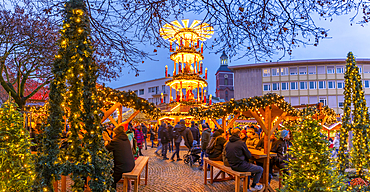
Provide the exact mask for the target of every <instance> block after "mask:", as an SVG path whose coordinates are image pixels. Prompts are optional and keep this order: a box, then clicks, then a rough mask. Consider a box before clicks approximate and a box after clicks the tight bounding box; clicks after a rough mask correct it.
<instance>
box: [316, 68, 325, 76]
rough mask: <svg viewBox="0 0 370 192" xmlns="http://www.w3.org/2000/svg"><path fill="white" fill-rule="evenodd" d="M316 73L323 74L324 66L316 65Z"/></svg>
mask: <svg viewBox="0 0 370 192" xmlns="http://www.w3.org/2000/svg"><path fill="white" fill-rule="evenodd" d="M317 74H325V66H317Z"/></svg>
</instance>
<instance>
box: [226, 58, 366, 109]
mask: <svg viewBox="0 0 370 192" xmlns="http://www.w3.org/2000/svg"><path fill="white" fill-rule="evenodd" d="M356 63H357V66H358V67H359V71H360V74H361V78H362V81H363V88H364V91H365V99H366V100H368V101H369V102H367V105H368V107H369V106H370V105H369V104H370V59H357V60H356ZM345 66H346V60H345V59H329V60H302V61H286V62H271V63H259V64H247V65H238V66H231V67H229V68H230V69H231V70H232V71H233V72H234V75H235V99H241V98H248V97H253V96H257V95H258V96H259V95H263V94H266V93H277V94H279V95H282V96H284V97H285V100H286V101H287V102H289V103H291V105H292V106H295V105H301V104H316V103H319V102H321V103H323V104H324V105H328V106H329V107H330V108H332V109H334V110H335V111H336V112H337V113H338V114H342V113H343V110H342V108H343V102H344V95H343V91H344V73H345Z"/></svg>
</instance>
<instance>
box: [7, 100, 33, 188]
mask: <svg viewBox="0 0 370 192" xmlns="http://www.w3.org/2000/svg"><path fill="white" fill-rule="evenodd" d="M17 108H18V106H17V105H16V104H14V103H10V102H9V101H7V102H6V103H4V105H3V106H2V107H1V108H0V178H1V179H0V191H29V190H30V189H31V187H32V183H33V180H34V179H35V173H34V162H33V155H32V154H31V150H30V147H31V146H32V144H31V140H30V136H29V133H28V131H27V130H26V129H25V128H24V120H23V116H22V114H21V113H20V111H18V109H17Z"/></svg>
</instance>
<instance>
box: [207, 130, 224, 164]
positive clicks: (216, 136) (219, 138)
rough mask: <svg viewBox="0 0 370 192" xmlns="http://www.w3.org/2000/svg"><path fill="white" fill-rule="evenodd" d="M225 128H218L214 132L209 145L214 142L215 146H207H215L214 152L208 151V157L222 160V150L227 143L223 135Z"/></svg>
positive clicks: (213, 159)
mask: <svg viewBox="0 0 370 192" xmlns="http://www.w3.org/2000/svg"><path fill="white" fill-rule="evenodd" d="M223 133H224V130H222V129H217V130H216V131H215V133H213V135H212V138H211V140H210V141H209V144H208V145H211V144H212V143H213V140H215V142H214V146H207V149H208V148H209V147H211V148H214V149H213V150H212V152H209V151H206V152H207V155H208V158H209V159H210V160H212V161H222V151H223V150H224V145H225V143H226V139H225V138H224V137H223V135H222V134H223Z"/></svg>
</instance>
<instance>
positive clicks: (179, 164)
mask: <svg viewBox="0 0 370 192" xmlns="http://www.w3.org/2000/svg"><path fill="white" fill-rule="evenodd" d="M155 150H156V148H148V150H143V154H144V156H149V178H148V185H144V184H143V182H142V183H141V185H140V186H139V191H148V192H155V191H158V192H204V191H214V192H229V191H230V192H233V191H235V185H234V184H235V183H234V181H224V182H216V183H213V184H212V185H211V184H207V185H204V180H203V179H204V177H203V175H204V174H203V173H204V172H203V171H201V170H199V169H198V168H199V165H198V164H196V165H194V166H193V167H190V165H188V164H185V163H184V161H170V160H162V157H159V156H157V155H155V154H154V151H155ZM186 153H187V150H185V149H182V150H181V151H180V157H181V158H183V156H184V154H186ZM171 155H172V153H170V154H167V156H168V158H170V157H171ZM143 173H144V171H143ZM215 173H216V171H215ZM142 177H144V175H142ZM70 185H71V180H70V179H69V178H68V177H67V191H71V190H70ZM271 186H272V188H273V189H276V188H277V187H278V178H277V177H275V178H274V179H273V180H272V181H271ZM60 187H61V186H60V183H59V191H61V189H60ZM122 190H123V185H122V184H121V183H118V184H117V191H119V192H121V191H122ZM131 191H133V190H131ZM240 191H242V189H241V190H240Z"/></svg>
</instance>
